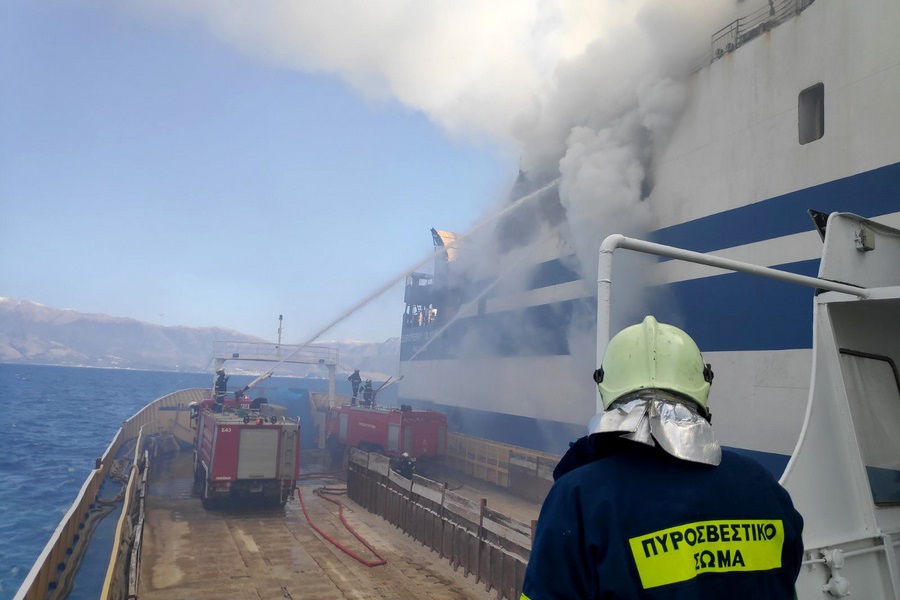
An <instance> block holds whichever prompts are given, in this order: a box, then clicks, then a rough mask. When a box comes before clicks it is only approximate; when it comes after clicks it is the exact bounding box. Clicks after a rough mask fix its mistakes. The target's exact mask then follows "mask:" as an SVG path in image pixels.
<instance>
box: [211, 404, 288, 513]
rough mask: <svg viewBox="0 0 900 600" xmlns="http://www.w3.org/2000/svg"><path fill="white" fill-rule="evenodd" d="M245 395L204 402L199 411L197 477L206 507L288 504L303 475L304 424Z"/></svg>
mask: <svg viewBox="0 0 900 600" xmlns="http://www.w3.org/2000/svg"><path fill="white" fill-rule="evenodd" d="M243 400H246V397H244V398H240V397H239V396H237V395H236V397H235V398H226V399H224V402H222V403H217V402H216V401H215V399H207V400H204V401H203V402H202V403H201V404H200V405H199V407H198V409H197V419H196V430H195V435H194V475H195V477H196V479H197V482H198V483H199V486H200V499H201V500H202V502H203V506H204V508H207V509H210V508H215V507H217V506H218V505H220V504H222V503H223V502H224V501H226V500H233V501H236V502H240V503H244V502H246V501H248V500H256V501H259V502H260V503H261V504H268V505H282V506H283V505H284V504H285V502H287V500H288V498H290V497H291V494H292V493H293V491H294V486H295V484H296V482H297V477H298V476H299V474H300V426H299V423H298V421H295V420H293V419H291V418H289V417H287V416H285V415H283V414H276V412H277V411H275V410H274V409H272V408H270V407H269V406H268V404H267V403H265V402H262V403H256V406H254V405H253V404H252V403H250V402H249V400H247V401H243Z"/></svg>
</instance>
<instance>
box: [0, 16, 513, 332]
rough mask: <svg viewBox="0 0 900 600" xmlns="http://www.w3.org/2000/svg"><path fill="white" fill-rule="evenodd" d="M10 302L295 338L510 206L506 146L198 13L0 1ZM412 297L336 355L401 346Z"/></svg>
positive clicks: (394, 295)
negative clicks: (498, 206) (219, 29)
mask: <svg viewBox="0 0 900 600" xmlns="http://www.w3.org/2000/svg"><path fill="white" fill-rule="evenodd" d="M0 80H2V82H3V83H2V88H0V296H4V297H9V298H14V299H17V300H33V301H36V302H39V303H41V304H45V305H48V306H53V307H57V308H73V309H75V310H78V311H81V312H88V313H105V314H109V315H113V316H120V317H132V318H135V319H139V320H142V321H148V322H152V323H159V324H163V325H188V326H214V325H215V326H222V327H227V328H231V329H235V330H238V331H241V332H244V333H248V334H252V335H257V336H260V337H264V338H268V339H274V337H275V334H276V330H277V319H278V315H279V314H283V315H284V318H285V338H284V339H285V341H286V342H292V343H298V342H301V341H306V339H307V337H308V336H309V335H311V334H312V333H314V332H317V331H319V330H321V329H322V328H323V327H325V326H326V325H328V324H329V323H330V322H331V321H332V320H333V319H334V318H336V317H337V316H338V315H340V314H341V313H343V312H344V311H345V310H346V309H347V308H349V307H351V306H353V305H354V304H356V303H357V302H359V301H360V300H361V299H363V298H365V297H366V296H368V295H369V294H370V293H371V292H372V291H374V290H376V289H377V288H379V287H380V286H381V285H383V284H384V283H385V282H386V281H389V280H390V279H392V278H394V277H396V276H397V275H398V274H399V273H401V272H402V271H403V270H405V269H406V268H408V267H410V266H411V265H413V264H415V263H416V262H417V261H419V260H421V259H422V258H423V257H424V256H425V255H426V254H427V253H428V252H429V251H430V248H431V237H430V234H429V229H430V228H431V227H437V228H441V229H449V230H458V231H465V230H467V229H468V228H469V227H470V226H471V225H472V224H474V223H475V222H476V221H478V220H480V218H481V216H482V215H483V213H484V211H485V210H486V207H487V206H488V205H489V204H491V203H493V202H496V200H497V198H500V197H503V196H505V195H506V194H507V193H508V189H509V186H510V185H511V183H512V182H513V180H514V179H515V176H516V173H517V168H518V164H517V161H518V156H517V153H516V152H515V151H514V150H513V148H512V146H511V145H509V144H503V143H499V142H492V141H490V140H489V138H487V137H484V136H480V137H479V136H472V135H469V136H462V135H453V136H451V135H449V134H447V133H446V131H445V130H444V129H442V128H441V127H440V126H438V125H436V124H435V123H434V122H433V121H432V120H431V119H429V117H427V116H426V115H425V114H424V113H423V112H422V111H420V110H416V109H414V108H409V107H407V106H405V105H403V104H401V103H400V102H398V101H396V100H393V99H392V98H391V97H390V96H389V95H388V96H386V97H381V98H373V97H372V96H371V95H366V94H362V93H360V92H359V91H358V90H357V89H354V88H352V87H350V86H349V85H348V84H346V83H345V81H344V80H343V79H341V78H340V77H338V76H336V75H334V74H330V73H328V72H324V71H322V70H318V71H313V70H301V69H297V68H291V67H290V66H287V65H284V64H279V63H278V62H277V61H272V60H267V59H266V58H264V57H260V56H257V55H254V54H253V53H248V52H244V51H242V50H240V49H239V48H238V47H237V46H236V45H234V44H229V43H227V42H226V41H224V40H223V39H222V38H221V37H218V36H215V35H213V34H211V33H210V30H209V29H208V28H205V27H203V26H201V25H200V24H198V23H197V22H195V21H191V20H190V19H174V18H173V19H160V18H150V17H148V16H147V15H144V14H141V13H139V12H137V11H133V10H125V9H119V8H116V7H114V5H113V4H112V3H105V2H26V1H20V0H12V1H7V2H4V3H2V6H0ZM402 311H403V294H402V288H401V287H394V288H393V289H392V290H391V291H389V292H387V293H386V294H385V295H384V296H382V297H381V298H379V299H377V300H375V301H374V302H372V303H370V304H369V305H367V306H366V308H364V309H362V310H361V311H360V312H359V313H357V315H355V316H354V317H351V318H350V319H348V320H346V321H344V322H343V323H342V324H340V325H338V326H336V327H335V328H334V329H333V330H331V331H330V332H328V333H327V334H326V335H325V336H324V337H325V338H326V339H348V338H349V339H359V340H367V341H381V340H384V339H386V338H388V337H392V336H398V335H399V332H400V315H401V313H402Z"/></svg>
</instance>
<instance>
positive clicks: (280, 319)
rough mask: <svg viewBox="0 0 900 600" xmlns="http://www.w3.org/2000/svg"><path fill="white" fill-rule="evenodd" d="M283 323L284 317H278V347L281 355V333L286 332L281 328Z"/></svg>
mask: <svg viewBox="0 0 900 600" xmlns="http://www.w3.org/2000/svg"><path fill="white" fill-rule="evenodd" d="M283 321H284V315H278V346H277V348H278V350H279V355H280V352H281V332H282V331H284V328H283V327H282V326H281V325H282V322H283Z"/></svg>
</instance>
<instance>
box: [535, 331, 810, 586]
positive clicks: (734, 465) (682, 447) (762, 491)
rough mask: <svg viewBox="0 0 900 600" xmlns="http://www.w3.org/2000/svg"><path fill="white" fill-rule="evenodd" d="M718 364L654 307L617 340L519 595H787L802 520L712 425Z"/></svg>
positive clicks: (565, 461)
mask: <svg viewBox="0 0 900 600" xmlns="http://www.w3.org/2000/svg"><path fill="white" fill-rule="evenodd" d="M712 378H713V374H712V369H711V368H710V366H709V365H707V364H704V362H703V358H702V356H701V355H700V350H699V349H698V348H697V345H696V344H695V343H694V341H693V340H692V339H691V338H690V337H689V336H688V335H687V334H686V333H685V332H683V331H682V330H680V329H678V328H677V327H673V326H671V325H666V324H663V323H658V322H657V321H656V319H654V318H653V317H652V316H648V317H646V318H645V319H644V321H643V322H642V323H641V324H639V325H633V326H631V327H628V328H626V329H624V330H622V331H621V332H619V334H618V335H616V336H615V337H613V339H612V340H610V342H609V344H608V346H607V348H606V352H605V354H604V356H603V362H602V365H601V367H600V368H599V369H598V370H597V371H596V372H595V374H594V380H595V381H596V382H597V385H598V388H599V390H600V397H601V399H602V403H603V408H604V410H603V412H601V413H600V414H599V415H597V416H595V417H594V419H593V420H592V421H591V424H590V427H589V429H588V435H587V436H586V437H583V438H581V439H579V440H578V441H576V442H574V443H573V444H571V447H570V448H569V450H568V452H567V453H566V454H565V456H563V458H562V459H561V460H560V462H559V464H558V465H557V466H556V468H555V470H554V472H553V478H554V480H555V483H554V484H553V487H552V488H551V490H550V492H549V494H548V495H547V498H546V500H545V501H544V504H543V506H542V508H541V514H540V518H539V520H538V525H537V530H536V533H535V538H534V543H533V546H532V551H531V558H530V561H529V563H528V567H527V569H526V572H525V581H524V585H523V593H522V598H523V599H525V600H528V599H530V600H544V599H547V598H658V599H662V598H666V599H676V600H677V599H682V598H729V599H730V600H737V599H741V598H770V599H780V598H785V599H787V598H793V597H794V583H795V581H796V578H797V574H798V573H799V571H800V564H801V561H802V559H803V542H802V539H801V532H802V529H803V519H802V518H801V516H800V514H799V513H798V512H797V511H796V510H795V509H794V506H793V503H792V502H791V498H790V496H789V495H788V493H787V491H786V490H784V488H782V487H781V486H780V485H779V484H778V482H777V481H776V480H775V479H774V478H773V477H772V475H771V474H770V473H769V472H768V471H767V470H766V469H764V468H763V467H762V466H761V465H759V464H758V463H756V462H755V461H753V460H750V459H748V458H745V457H742V456H740V455H738V454H735V453H733V452H729V451H727V450H725V451H723V450H721V448H720V447H719V443H718V441H717V440H716V436H715V432H714V431H713V429H712V427H711V425H710V412H709V408H708V403H707V400H708V395H709V389H710V384H711V383H712Z"/></svg>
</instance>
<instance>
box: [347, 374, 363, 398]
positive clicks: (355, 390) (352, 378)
mask: <svg viewBox="0 0 900 600" xmlns="http://www.w3.org/2000/svg"><path fill="white" fill-rule="evenodd" d="M347 381H349V382H350V385H352V386H353V400H351V401H350V404H353V405H355V404H356V395H357V394H359V384H361V383H362V377H360V376H359V369H354V371H353V375H351V376H350V377H348V378H347Z"/></svg>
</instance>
